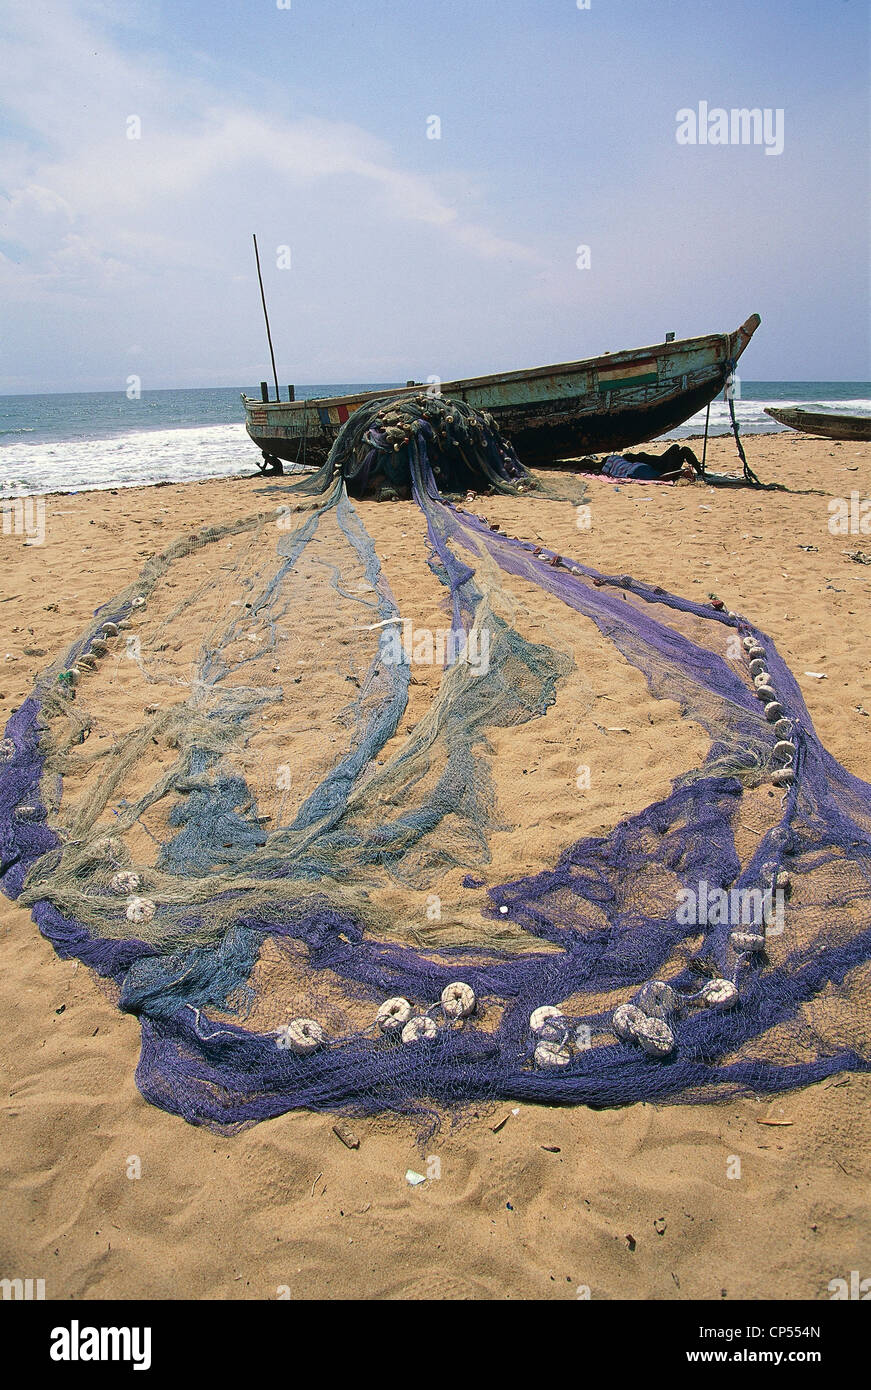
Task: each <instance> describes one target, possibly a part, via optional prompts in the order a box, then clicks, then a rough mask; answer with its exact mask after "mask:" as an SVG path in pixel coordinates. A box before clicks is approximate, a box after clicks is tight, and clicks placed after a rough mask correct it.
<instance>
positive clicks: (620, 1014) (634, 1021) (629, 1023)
mask: <svg viewBox="0 0 871 1390" xmlns="http://www.w3.org/2000/svg"><path fill="white" fill-rule="evenodd" d="M644 1016H645V1015H644V1014H643V1013H642V1012H641V1010H640V1009H639V1008H638V1007H637V1005H635V1004H619V1005H618V1006H617V1008H616V1009H615V1010H614V1013H613V1014H612V1016H611V1026H612V1028H613V1029H614V1032H615V1033H616V1034H617V1037H618V1038H620V1039H621V1040H622V1041H623V1042H631V1041H632V1039H633V1038H634V1037H635V1028H636V1026H637V1025H638V1024H639V1023H640V1022H641V1020H642V1019H643V1018H644Z"/></svg>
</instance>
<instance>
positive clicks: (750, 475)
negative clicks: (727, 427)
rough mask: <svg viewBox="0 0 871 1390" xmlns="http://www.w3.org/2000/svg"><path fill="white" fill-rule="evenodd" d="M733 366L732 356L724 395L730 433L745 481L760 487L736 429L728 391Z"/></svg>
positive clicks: (736, 421) (728, 366)
mask: <svg viewBox="0 0 871 1390" xmlns="http://www.w3.org/2000/svg"><path fill="white" fill-rule="evenodd" d="M735 366H736V363H735V359H734V358H731V359H730V360H729V361H728V362H727V363H726V369H727V371H728V376H727V378H726V391H725V396H726V399H727V401H728V402H729V418H730V420H731V421H732V433H733V434H734V436H735V446H736V448H737V450H738V457H739V459H740V460H741V464H742V467H743V469H744V477H745V479H746V481H747V482H748V483H749V484H750V486H751V487H762V486H763V484H762V483H761V482H760V480H759V478H757V476H756V474H755V473H754V472H753V469H752V468H751V467H750V465H749V463H748V462H747V455H746V454H745V453H744V445H743V444H742V443H741V435H740V433H739V431H738V418H737V416H736V414H735V402H734V400H733V399H732V395H731V392H730V391H729V383H730V380H731V378H732V376H733V375H734V372H735ZM709 408H710V407H709ZM705 442H707V427H706V428H705Z"/></svg>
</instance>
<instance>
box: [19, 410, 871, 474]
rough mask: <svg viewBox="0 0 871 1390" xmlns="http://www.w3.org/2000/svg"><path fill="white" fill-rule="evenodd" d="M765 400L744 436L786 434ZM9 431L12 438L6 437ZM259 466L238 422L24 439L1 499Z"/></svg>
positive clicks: (716, 425)
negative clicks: (768, 411)
mask: <svg viewBox="0 0 871 1390" xmlns="http://www.w3.org/2000/svg"><path fill="white" fill-rule="evenodd" d="M769 403H770V404H772V405H775V406H777V407H780V406H792V405H798V406H805V407H807V406H808V404H809V403H808V402H807V401H806V400H794V401H793V400H788V401H787V400H776V401H771V402H769ZM765 405H766V402H765V401H748V400H737V401H736V402H735V412H736V415H737V417H738V424H739V427H740V429H741V432H742V434H755V433H759V432H764V433H766V434H768V433H776V432H778V431H785V430H786V428H787V427H786V426H785V425H779V424H778V423H777V422H776V421H775V420H772V419H771V417H770V416H769V415H766V414H765ZM813 408H823V409H827V410H833V411H845V412H847V413H849V414H853V415H871V400H868V399H866V398H861V399H857V400H845V401H831V400H830V401H826V400H821V401H816V402H813ZM704 429H705V412H704V410H700V411H699V412H698V414H696V415H693V416H692V418H691V419H689V420H687V421H686V422H685V423H684V424H682V425H680V426H678V427H677V428H676V429H673V430H670V431H669V432H668V433H667V434H664V435H661V436H660V438H661V439H686V438H687V437H688V436H689V435H699V434H703V433H704ZM729 429H730V423H729V407H728V403H727V402H726V401H723V400H716V401H714V402H713V403H712V405H711V418H710V433H711V434H712V435H722V434H728V432H729ZM10 433H11V432H10ZM258 460H259V452H258V450H257V447H256V445H255V444H254V443H253V442H252V441H251V439H250V438H249V437H248V434H247V433H246V430H245V426H244V424H242V423H241V422H240V423H235V424H223V425H199V426H194V427H191V426H181V427H178V428H174V429H162V430H130V431H128V432H126V433H123V434H110V435H103V436H100V437H97V438H94V439H76V440H70V441H66V442H63V441H60V442H58V441H42V442H36V443H27V442H25V441H24V440H21V441H20V442H19V441H15V442H9V438H8V436H7V441H6V442H5V443H4V444H3V445H2V446H0V497H28V496H32V495H34V494H38V493H45V492H84V491H90V490H95V491H99V490H105V489H108V488H122V487H147V486H149V485H153V484H154V483H160V482H168V483H185V482H196V481H198V480H201V479H204V478H229V477H234V476H238V475H240V474H241V475H245V474H250V473H254V472H255V471H256V467H257V463H258Z"/></svg>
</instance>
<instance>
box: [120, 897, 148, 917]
mask: <svg viewBox="0 0 871 1390" xmlns="http://www.w3.org/2000/svg"><path fill="white" fill-rule="evenodd" d="M154 912H155V907H154V903H153V902H152V901H151V899H150V898H131V899H130V901H129V903H128V904H127V911H126V913H125V916H126V918H127V921H128V922H150V921H151V919H152V917H153V916H154Z"/></svg>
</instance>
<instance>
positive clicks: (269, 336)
mask: <svg viewBox="0 0 871 1390" xmlns="http://www.w3.org/2000/svg"><path fill="white" fill-rule="evenodd" d="M252 235H253V237H254V255H255V257H256V259H257V279H258V281H259V282H260V302H261V303H262V305H263V317H264V319H265V320H266V337H267V339H268V340H269V356H270V358H271V359H272V379H273V381H274V382H275V399H276V400H277V401H280V400H281V396H280V395H279V391H278V373H277V371H276V370H275V353H274V351H273V348H272V333H271V331H270V328H269V315H268V313H267V312H266V295H265V294H264V293H263V276H262V275H261V273H260V252H259V251H258V249H257V234H256V232H254V233H252Z"/></svg>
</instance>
